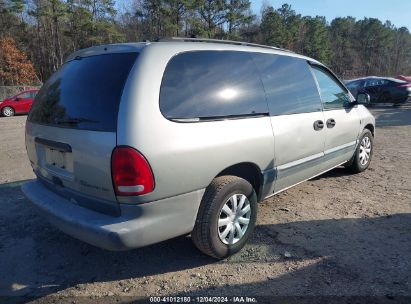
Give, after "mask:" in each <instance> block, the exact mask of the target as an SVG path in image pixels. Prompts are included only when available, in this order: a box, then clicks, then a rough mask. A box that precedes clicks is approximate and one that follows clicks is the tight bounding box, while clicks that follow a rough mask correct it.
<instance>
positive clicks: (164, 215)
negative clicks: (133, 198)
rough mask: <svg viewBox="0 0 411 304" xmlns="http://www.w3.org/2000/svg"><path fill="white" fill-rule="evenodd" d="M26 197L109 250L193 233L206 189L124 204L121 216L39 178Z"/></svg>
mask: <svg viewBox="0 0 411 304" xmlns="http://www.w3.org/2000/svg"><path fill="white" fill-rule="evenodd" d="M21 188H22V191H23V193H24V194H25V195H26V197H27V198H28V199H29V200H30V201H31V202H32V203H33V204H34V205H35V206H36V207H37V208H38V209H39V210H40V212H41V213H42V214H43V215H44V216H45V217H47V219H48V220H49V221H50V222H51V223H52V224H53V225H54V226H56V227H57V228H59V229H60V230H62V231H63V232H65V233H67V234H69V235H71V236H73V237H75V238H77V239H80V240H82V241H84V242H87V243H90V244H92V245H95V246H97V247H101V248H104V249H108V250H128V249H132V248H137V247H142V246H146V245H150V244H154V243H158V242H161V241H164V240H167V239H170V238H173V237H176V236H179V235H183V234H187V233H190V232H191V231H192V229H193V227H194V223H195V219H196V217H197V211H198V208H199V205H200V201H201V198H202V195H203V193H204V189H202V190H197V191H194V192H190V193H186V194H182V195H178V196H174V197H171V198H167V199H163V200H158V201H154V202H150V203H145V204H141V205H125V204H122V205H121V216H119V217H112V216H108V215H105V214H101V213H98V212H95V211H92V210H89V209H86V208H83V207H80V206H78V205H75V204H73V203H72V202H70V201H69V200H67V199H65V198H62V197H61V196H59V195H57V194H55V193H54V192H52V191H50V190H49V189H47V188H46V187H45V186H44V185H43V184H42V183H40V182H39V181H31V182H28V183H25V184H24V185H23V186H22V187H21Z"/></svg>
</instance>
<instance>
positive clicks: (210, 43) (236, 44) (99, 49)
mask: <svg viewBox="0 0 411 304" xmlns="http://www.w3.org/2000/svg"><path fill="white" fill-rule="evenodd" d="M158 44H161V45H164V44H167V45H168V46H170V47H176V48H180V47H181V46H182V45H184V46H203V47H204V46H206V47H207V49H210V50H221V49H224V50H242V51H250V52H264V53H276V54H282V55H287V56H292V57H298V58H303V59H306V60H309V61H312V62H315V63H319V62H318V61H317V60H314V59H312V58H309V57H306V56H303V55H299V54H297V53H294V52H292V51H290V50H286V49H282V48H277V47H273V46H267V45H261V44H255V43H248V42H242V41H231V40H218V39H202V38H201V39H200V38H180V37H172V38H165V39H160V40H158V41H144V42H130V43H118V44H107V45H99V46H93V47H89V48H86V49H81V50H78V51H76V52H74V53H72V54H71V55H69V56H68V58H67V59H66V61H70V60H72V59H74V58H76V57H85V56H92V55H101V54H104V53H124V52H141V51H142V50H143V49H144V48H145V47H147V46H149V45H158ZM195 49H197V47H195Z"/></svg>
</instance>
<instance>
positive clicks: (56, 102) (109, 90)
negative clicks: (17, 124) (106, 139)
mask: <svg viewBox="0 0 411 304" xmlns="http://www.w3.org/2000/svg"><path fill="white" fill-rule="evenodd" d="M137 55H138V54H137V53H112V54H104V55H96V56H90V57H78V58H76V59H74V60H71V61H69V62H66V63H65V64H64V65H63V66H62V67H61V68H60V69H59V70H58V71H57V72H56V73H55V74H53V75H52V76H51V78H50V79H49V80H48V81H47V82H46V83H45V84H44V86H43V87H42V88H41V90H40V91H39V92H38V94H37V96H36V98H35V102H34V103H33V106H32V108H31V111H30V114H29V117H28V120H29V121H31V122H34V123H39V124H45V125H53V126H58V127H64V128H75V129H84V130H96V131H108V132H115V131H116V129H117V115H118V107H119V103H120V98H121V95H122V91H123V87H124V84H125V82H126V80H127V77H128V74H129V72H130V69H131V67H132V66H133V63H134V62H135V60H136V58H137Z"/></svg>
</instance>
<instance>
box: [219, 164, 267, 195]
mask: <svg viewBox="0 0 411 304" xmlns="http://www.w3.org/2000/svg"><path fill="white" fill-rule="evenodd" d="M223 175H234V176H238V177H241V178H243V179H245V180H246V181H248V182H249V183H250V184H251V185H252V186H253V188H254V191H255V193H256V194H257V197H260V192H261V183H262V175H261V170H260V168H259V167H258V166H257V165H256V164H253V163H239V164H235V165H232V166H230V167H228V168H226V169H224V170H223V171H221V172H220V173H219V174H218V175H217V176H216V177H218V176H223Z"/></svg>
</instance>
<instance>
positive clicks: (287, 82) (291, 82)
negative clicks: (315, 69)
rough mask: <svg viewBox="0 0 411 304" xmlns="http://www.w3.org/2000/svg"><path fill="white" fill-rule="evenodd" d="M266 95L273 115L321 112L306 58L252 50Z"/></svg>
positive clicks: (319, 100)
mask: <svg viewBox="0 0 411 304" xmlns="http://www.w3.org/2000/svg"><path fill="white" fill-rule="evenodd" d="M252 57H253V60H254V62H255V63H256V65H257V68H258V69H259V71H260V75H261V79H262V81H263V84H264V89H265V91H266V94H267V99H268V108H269V110H270V115H283V114H296V113H307V112H316V111H321V98H320V96H319V95H318V89H317V85H316V84H315V81H314V78H313V75H312V73H311V71H310V69H309V66H308V64H307V62H306V61H305V60H303V59H299V58H294V57H289V56H281V55H274V54H265V53H253V55H252Z"/></svg>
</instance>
